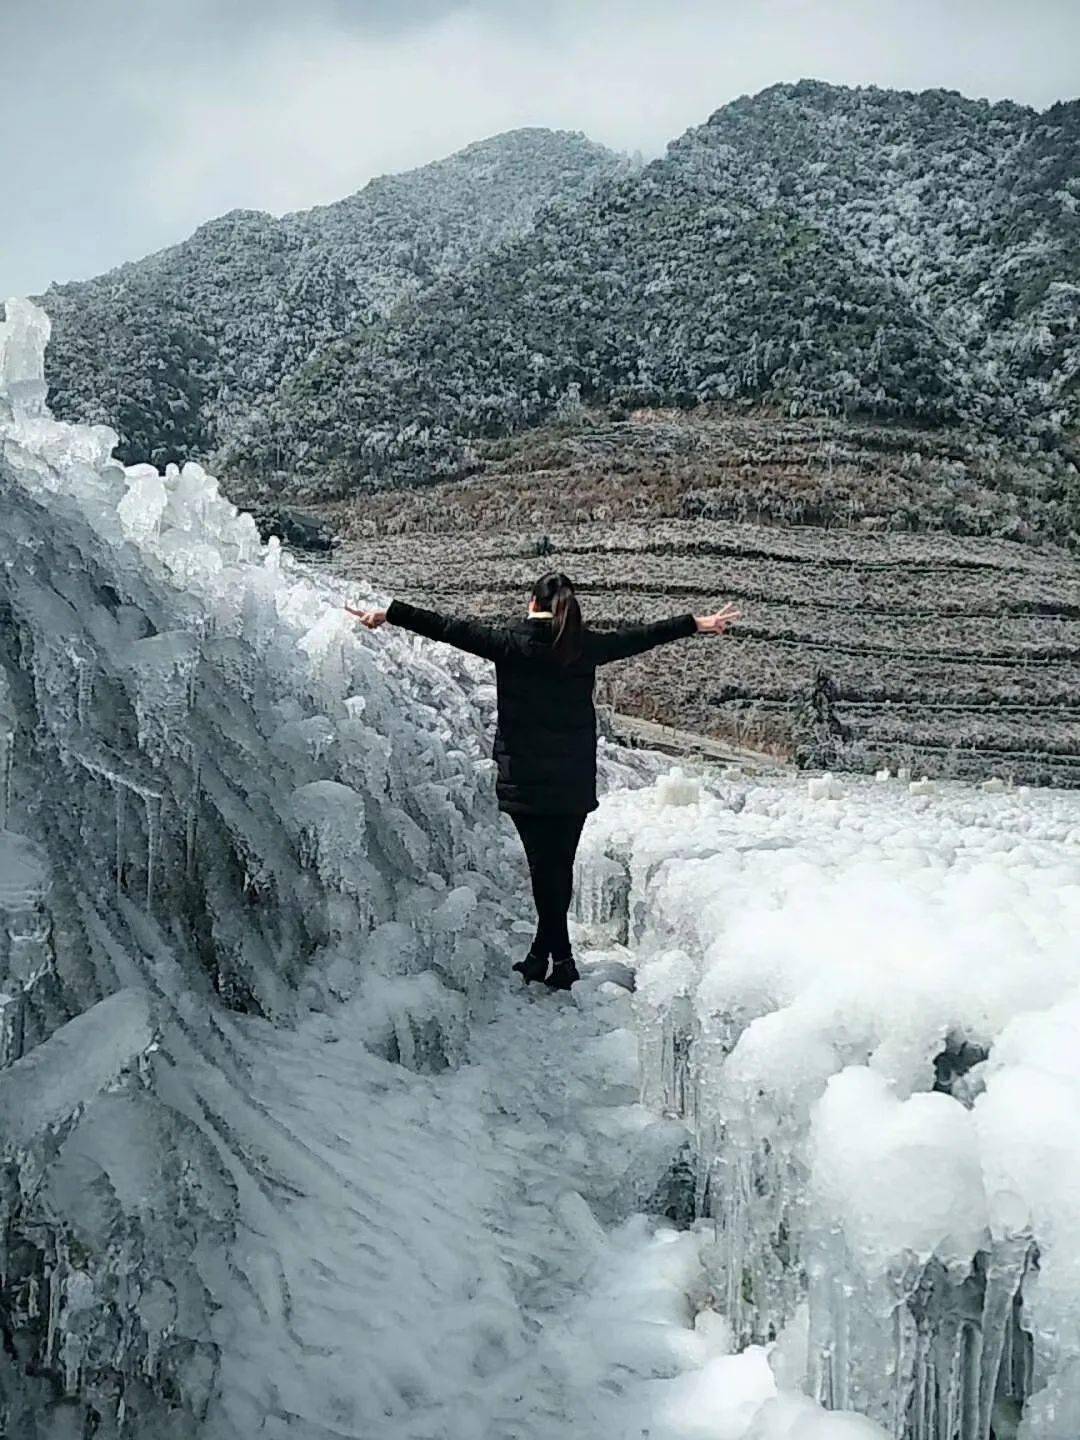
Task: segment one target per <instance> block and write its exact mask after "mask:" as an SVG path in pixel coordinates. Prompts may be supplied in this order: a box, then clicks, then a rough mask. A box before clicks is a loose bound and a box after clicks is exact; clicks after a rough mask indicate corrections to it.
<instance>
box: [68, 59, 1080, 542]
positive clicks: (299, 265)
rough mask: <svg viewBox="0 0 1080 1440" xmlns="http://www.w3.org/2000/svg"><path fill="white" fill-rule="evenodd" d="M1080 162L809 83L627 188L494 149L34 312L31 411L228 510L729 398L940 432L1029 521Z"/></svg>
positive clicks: (598, 169)
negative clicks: (566, 421)
mask: <svg viewBox="0 0 1080 1440" xmlns="http://www.w3.org/2000/svg"><path fill="white" fill-rule="evenodd" d="M1078 142H1080V103H1077V102H1070V103H1067V104H1059V105H1055V106H1053V107H1051V108H1050V109H1049V110H1046V111H1044V112H1042V113H1039V112H1036V111H1034V110H1032V109H1029V108H1027V107H1024V106H1020V105H1016V104H1012V103H1010V102H1002V103H999V104H993V105H991V104H989V103H987V102H986V101H976V100H969V99H966V98H964V97H963V96H961V95H959V94H956V93H954V92H945V91H927V92H923V93H921V94H911V93H906V92H895V91H889V90H881V89H878V88H875V87H867V88H859V89H846V88H843V87H839V86H832V85H827V84H824V83H821V82H817V81H802V82H800V83H798V84H795V85H778V86H774V87H772V88H771V89H769V90H766V91H763V92H762V93H761V94H759V95H756V96H752V97H743V98H741V99H739V100H736V101H734V102H732V103H731V104H728V105H725V106H723V107H722V108H721V109H719V110H717V111H716V113H715V114H714V115H713V116H711V117H710V119H709V120H708V121H707V122H706V123H705V124H703V125H701V126H699V127H696V128H694V129H692V130H690V131H688V132H687V133H686V134H685V135H683V136H682V137H680V138H679V139H678V140H676V141H674V142H673V143H672V144H671V145H670V146H669V148H668V151H667V154H666V155H665V156H664V157H663V158H662V159H659V160H657V161H654V162H653V163H652V164H649V165H647V166H644V167H634V166H632V165H630V164H629V163H628V162H625V161H622V160H620V159H619V158H618V157H616V156H614V155H612V154H610V152H607V151H604V150H602V149H601V148H600V147H597V146H593V145H591V144H590V142H588V141H586V140H585V139H584V137H582V136H574V135H566V134H556V133H552V132H544V131H525V132H515V133H513V134H510V135H505V136H500V137H496V138H495V139H493V140H491V141H486V142H483V143H482V144H481V145H478V146H472V147H470V148H469V149H468V150H466V151H463V152H462V153H461V154H460V155H458V156H455V157H452V158H451V159H450V160H448V161H444V162H440V163H439V164H438V165H433V166H426V167H424V168H423V169H421V170H418V171H414V172H412V173H411V174H410V175H407V176H401V177H391V178H387V179H384V180H380V181H375V182H373V183H372V184H371V185H369V186H368V187H366V189H365V190H363V191H361V192H360V193H359V194H358V195H357V196H354V197H352V198H351V199H350V200H346V201H343V202H341V203H340V204H339V205H338V206H331V207H327V208H326V209H324V210H318V211H312V212H309V214H307V215H303V216H289V217H285V219H283V220H281V221H277V220H273V219H272V218H271V217H269V216H263V215H254V214H250V213H246V212H240V213H237V214H234V215H231V216H226V217H223V219H221V220H219V221H216V222H213V223H212V224H211V225H208V226H204V227H203V228H202V229H201V230H200V231H199V232H197V234H196V235H195V236H194V237H192V239H191V240H190V241H188V242H186V244H185V245H183V246H179V247H177V248H176V249H174V250H172V251H167V252H164V253H163V254H162V255H160V256H155V257H151V258H150V259H149V260H146V261H142V262H139V263H137V264H135V265H131V266H126V267H123V269H121V270H120V271H117V272H114V273H113V274H112V275H110V276H105V277H101V278H99V279H98V280H94V281H90V282H86V283H85V284H82V285H69V286H64V287H59V288H56V289H54V290H52V291H50V292H49V294H48V295H46V296H45V297H44V303H45V304H46V306H47V307H48V308H49V310H50V312H51V313H52V315H53V318H54V320H55V322H56V328H55V332H54V334H55V339H54V345H53V349H52V352H51V354H50V372H49V378H50V382H51V385H52V398H53V404H54V406H55V408H56V409H57V410H58V411H59V413H61V414H64V415H68V416H72V417H76V418H80V419H95V420H102V419H104V420H108V421H109V422H110V423H112V424H114V425H116V426H117V427H118V428H119V430H120V432H121V437H122V442H123V450H122V453H123V454H125V456H127V457H128V458H134V457H135V456H136V455H138V456H139V457H140V458H141V457H144V456H151V457H153V458H156V459H158V460H159V461H160V460H165V459H184V458H187V457H188V456H189V455H198V456H201V457H208V458H210V459H211V460H212V461H214V462H215V463H216V464H218V465H219V466H221V467H223V469H224V471H225V474H226V483H227V484H229V485H230V486H231V487H232V488H233V491H234V493H237V494H244V495H246V496H254V495H259V496H263V497H266V496H268V495H273V496H281V495H287V496H290V497H292V498H298V497H299V498H316V497H319V498H326V497H330V496H337V495H348V494H353V493H357V492H364V491H368V490H371V489H373V488H382V487H385V486H392V487H396V486H399V485H415V484H425V483H430V482H432V481H438V480H444V479H448V478H455V477H458V476H461V475H464V474H467V473H470V472H471V471H473V470H474V469H475V468H476V463H477V446H478V442H482V441H486V440H490V439H492V438H493V437H498V436H500V435H508V434H512V433H514V432H518V431H521V430H523V429H527V428H529V427H532V426H534V425H537V424H539V423H542V422H544V421H546V420H548V419H550V418H559V417H565V416H568V415H569V416H572V415H574V414H575V413H577V412H578V411H579V410H580V409H581V407H582V406H596V405H601V406H608V407H611V408H612V410H613V411H614V412H615V413H618V412H620V411H629V410H632V409H633V408H635V407H640V406H669V407H676V408H680V409H683V410H689V409H692V408H694V407H696V406H699V405H701V404H728V405H733V404H734V405H736V406H741V407H743V408H745V407H747V406H750V407H754V406H763V405H764V406H770V407H774V408H775V409H776V410H777V411H778V413H781V414H784V415H787V416H789V417H797V416H808V415H819V416H826V417H827V416H840V417H844V418H846V419H865V420H867V421H870V422H873V423H895V422H903V423H905V424H909V425H910V424H911V423H914V424H915V425H916V426H921V427H927V426H939V425H942V424H947V425H949V426H950V427H952V428H954V429H958V430H959V431H961V432H962V433H964V434H966V435H967V436H968V437H969V438H970V444H971V448H972V451H973V452H974V451H977V450H978V451H981V452H983V453H986V448H987V447H990V452H991V453H993V452H994V451H995V449H996V448H997V447H1001V446H1003V445H1004V446H1006V447H1007V448H1008V449H1009V451H1010V453H1011V454H1013V455H1018V456H1020V457H1022V458H1026V460H1027V461H1028V462H1030V465H1031V467H1032V472H1033V474H1034V475H1035V476H1036V477H1038V478H1037V482H1036V484H1035V486H1034V489H1035V490H1037V491H1038V497H1039V499H1040V501H1041V502H1045V501H1049V502H1050V503H1052V504H1053V503H1056V502H1057V501H1061V500H1064V499H1065V497H1066V492H1068V491H1070V487H1072V486H1074V483H1075V481H1074V477H1075V465H1074V461H1075V456H1076V449H1077V437H1078V428H1080V215H1078V209H1077V207H1078V205H1080V154H1078V150H1080V144H1078ZM148 357H149V359H150V362H151V363H150V364H147V359H148ZM1027 488H1028V489H1032V488H1033V487H1032V485H1031V483H1030V482H1029V483H1028V485H1027ZM1059 509H1060V512H1061V514H1062V515H1067V514H1071V513H1073V507H1072V505H1071V504H1069V505H1064V504H1063V505H1061V506H1059ZM1072 528H1073V527H1072V523H1071V521H1064V522H1063V523H1062V524H1061V525H1058V526H1055V527H1054V531H1053V536H1054V538H1057V539H1059V540H1067V539H1068V538H1069V536H1070V534H1071V531H1072ZM1044 533H1045V532H1044Z"/></svg>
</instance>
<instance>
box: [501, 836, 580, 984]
mask: <svg viewBox="0 0 1080 1440" xmlns="http://www.w3.org/2000/svg"><path fill="white" fill-rule="evenodd" d="M510 818H511V820H513V822H514V824H515V825H516V826H517V832H518V834H519V835H520V836H521V843H522V844H523V845H524V846H525V858H526V859H527V860H528V862H529V874H530V875H531V876H532V891H533V899H534V901H535V902H536V917H537V922H538V923H537V926H536V938H535V939H534V940H533V943H532V953H533V954H534V955H537V956H538V957H539V958H540V959H542V960H546V959H548V957H549V956H550V958H551V959H552V960H567V959H569V958H570V934H569V931H568V930H567V928H566V912H567V911H568V910H569V908H570V896H571V894H572V893H573V889H574V856H575V855H576V854H577V847H578V841H579V840H580V839H581V827H582V826H583V825H584V824H585V816H584V815H511V817H510Z"/></svg>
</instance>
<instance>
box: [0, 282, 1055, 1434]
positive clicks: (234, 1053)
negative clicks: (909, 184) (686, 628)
mask: <svg viewBox="0 0 1080 1440" xmlns="http://www.w3.org/2000/svg"><path fill="white" fill-rule="evenodd" d="M44 340H45V325H44V322H43V319H42V317H40V313H39V312H35V311H33V309H32V308H31V307H24V306H21V305H18V304H15V305H12V304H9V306H8V318H7V321H6V324H3V325H0V447H2V448H0V515H2V518H3V524H2V525H0V622H2V629H0V821H2V822H3V825H4V826H5V828H4V829H2V830H0V921H2V922H3V925H2V930H0V1159H2V1162H3V1163H2V1165H0V1234H2V1235H3V1236H5V1237H6V1238H5V1240H4V1248H3V1251H2V1256H3V1261H4V1263H3V1264H2V1265H0V1317H2V1318H3V1320H4V1324H5V1331H6V1333H7V1334H8V1335H10V1336H11V1337H13V1340H12V1344H11V1345H5V1346H4V1347H3V1348H2V1349H0V1433H3V1434H5V1435H10V1436H11V1437H12V1440H32V1437H37V1436H38V1435H40V1436H49V1437H51V1440H61V1437H66V1436H72V1437H75V1436H82V1435H83V1433H84V1428H85V1426H86V1424H87V1423H88V1422H92V1423H93V1424H94V1425H96V1427H97V1428H96V1434H97V1436H98V1437H102V1436H116V1437H120V1436H131V1437H136V1440H151V1437H152V1440H158V1437H162V1440H180V1437H194V1436H204V1437H208V1440H247V1437H249V1436H250V1437H255V1436H266V1437H281V1440H284V1437H286V1436H288V1437H298V1440H330V1437H357V1440H360V1437H363V1440H376V1437H377V1440H384V1437H385V1440H503V1437H505V1440H512V1437H513V1440H533V1437H535V1440H555V1437H575V1440H577V1437H581V1440H645V1437H646V1436H647V1437H649V1440H882V1437H887V1436H892V1437H896V1440H990V1437H991V1435H993V1437H994V1440H1012V1437H1013V1436H1014V1435H1015V1434H1019V1436H1020V1437H1022V1440H1076V1437H1077V1436H1078V1435H1080V1302H1078V1301H1077V1298H1076V1297H1077V1296H1078V1295H1080V1274H1078V1273H1077V1271H1078V1269H1080V1134H1078V1133H1077V1132H1078V1128H1080V1119H1078V1117H1080V1105H1078V1103H1077V1102H1078V1100H1080V1091H1078V1077H1080V1061H1078V1059H1077V1055H1078V1051H1080V1047H1078V1045H1077V1040H1078V1038H1080V1034H1078V1032H1080V957H1078V956H1077V953H1076V936H1077V932H1078V928H1080V927H1078V922H1080V797H1075V796H1071V795H1065V794H1057V793H1052V792H1042V793H1035V792H1032V793H1023V792H1013V791H1001V792H996V791H982V790H975V789H971V788H970V787H961V786H950V787H940V788H937V789H930V790H926V791H924V790H922V789H921V787H916V789H915V792H914V793H913V792H912V790H911V789H910V788H909V787H908V785H907V784H906V783H902V782H899V781H896V780H890V781H888V782H885V783H881V784H873V783H870V782H851V783H849V782H846V781H842V782H840V783H839V785H835V784H829V783H827V782H821V781H817V782H811V785H810V787H809V789H808V785H807V781H806V779H805V778H802V779H797V778H792V779H790V780H779V781H775V782H770V783H769V784H767V785H763V784H759V783H757V782H755V781H754V780H753V779H752V778H748V777H743V776H739V775H729V776H726V777H724V778H721V779H716V778H704V777H698V778H694V777H687V776H683V775H681V774H680V773H678V772H675V771H672V770H670V769H669V768H668V767H667V766H665V765H664V764H663V763H662V762H660V761H659V760H656V759H654V758H652V757H646V756H634V755H625V754H619V753H617V752H612V751H608V752H606V753H605V756H604V770H605V774H606V777H607V781H608V785H609V793H608V795H607V796H606V798H605V800H604V803H603V805H602V807H601V809H600V811H599V812H598V813H597V814H596V815H594V816H593V817H592V818H591V819H590V820H589V822H588V825H587V827H586V831H585V837H584V841H583V848H582V854H581V861H580V867H579V877H578V880H579V896H578V917H577V918H578V939H579V950H580V953H581V956H582V968H583V971H584V978H583V981H582V983H581V985H580V986H579V987H577V988H576V990H575V992H574V993H573V994H572V995H571V996H563V995H554V996H553V995H548V994H544V995H537V994H536V993H535V991H525V990H523V989H522V988H521V987H520V986H519V985H518V984H517V983H515V984H513V985H511V984H510V983H509V980H508V976H509V973H510V972H509V966H510V963H511V961H512V960H513V959H515V958H517V957H518V955H519V953H520V950H521V948H522V946H523V945H524V944H525V943H527V932H528V931H530V930H531V926H529V923H528V920H527V903H526V893H525V869H524V863H523V861H522V859H521V857H520V855H519V853H518V849H517V842H516V837H515V836H514V835H513V832H512V829H511V827H510V826H509V824H508V823H507V822H506V821H504V820H500V818H499V817H498V815H497V814H496V812H495V810H494V804H493V799H492V793H491V788H492V787H491V782H490V762H489V761H488V760H487V758H486V734H487V731H488V729H489V727H490V721H491V708H492V703H493V696H492V693H491V686H490V684H489V683H488V682H489V680H490V676H489V675H488V674H487V673H486V671H485V668H484V667H483V666H481V665H479V664H478V663H477V662H473V661H472V660H469V659H465V658H462V657H459V656H455V655H453V654H451V653H450V652H447V651H445V650H443V649H441V648H437V647H432V646H429V645H427V644H425V643H420V642H416V641H414V640H413V639H412V638H411V637H409V636H407V635H403V634H401V633H398V632H390V631H381V632H379V634H378V635H374V636H372V635H369V634H367V633H366V632H357V631H355V630H354V629H353V628H352V627H351V626H350V624H349V623H347V621H346V619H345V617H344V615H343V612H342V610H341V601H342V599H343V595H344V592H343V589H342V587H341V586H340V585H339V584H337V583H336V582H334V581H333V580H332V579H328V578H326V577H325V576H319V575H313V574H308V573H305V572H304V571H303V570H302V569H300V568H299V567H296V566H294V565H293V564H292V562H291V561H290V559H289V557H287V556H285V555H282V554H281V553H280V552H279V550H278V549H277V548H276V546H274V545H273V544H271V546H270V547H268V548H263V547H262V546H261V545H260V544H259V541H258V537H257V535H256V533H255V530H254V526H253V524H252V522H251V521H250V519H249V518H248V517H246V516H241V515H238V514H237V513H236V512H235V510H234V509H233V507H232V506H230V505H229V504H228V503H227V502H226V501H224V500H223V499H222V498H221V496H220V495H219V493H218V491H217V486H216V483H215V482H214V481H213V480H212V479H211V478H210V477H208V476H206V475H205V474H204V473H203V472H202V471H201V470H200V469H199V468H198V467H197V466H186V467H185V468H184V470H183V472H182V473H177V472H175V471H173V472H170V473H168V474H166V475H164V476H159V475H158V474H157V473H156V472H154V471H152V470H151V469H150V467H136V468H134V469H131V470H128V471H127V472H125V471H124V470H123V469H122V467H120V466H118V465H116V464H115V463H113V462H111V461H110V459H109V456H110V452H111V445H112V437H111V435H110V433H109V432H107V431H104V430H89V429H86V428H74V427H70V426H66V425H60V424H57V423H55V422H53V421H52V420H51V419H50V418H49V417H48V416H47V414H46V413H45V411H44V403H43V401H44V389H43V385H42V383H41V374H42V371H41V347H42V345H43V343H44ZM351 598H352V599H354V600H355V599H358V598H361V597H360V596H359V595H358V594H357V592H356V590H355V588H354V589H353V590H352V594H351ZM811 791H812V792H813V793H810V792H811ZM631 980H636V990H634V992H633V993H631V992H630V990H629V989H628V988H627V986H628V984H629V983H630V982H631ZM1024 1402H1026V1403H1024ZM1021 1406H1023V1415H1022V1419H1021V1418H1020V1415H1021ZM838 1412H844V1413H838ZM867 1417H869V1418H867ZM1017 1424H1019V1427H1020V1428H1019V1430H1017Z"/></svg>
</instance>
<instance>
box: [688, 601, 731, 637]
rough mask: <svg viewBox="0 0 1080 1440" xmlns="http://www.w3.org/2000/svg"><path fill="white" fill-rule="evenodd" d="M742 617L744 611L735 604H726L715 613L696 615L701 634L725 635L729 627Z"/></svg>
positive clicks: (695, 619) (695, 618)
mask: <svg viewBox="0 0 1080 1440" xmlns="http://www.w3.org/2000/svg"><path fill="white" fill-rule="evenodd" d="M741 619H742V611H741V610H737V609H736V608H735V606H734V605H725V606H724V608H723V609H722V610H717V612H716V614H715V615H695V616H694V621H695V623H696V624H697V628H698V634H699V635H723V633H724V631H725V630H726V629H727V627H728V626H729V625H731V624H733V623H734V622H735V621H736V620H741Z"/></svg>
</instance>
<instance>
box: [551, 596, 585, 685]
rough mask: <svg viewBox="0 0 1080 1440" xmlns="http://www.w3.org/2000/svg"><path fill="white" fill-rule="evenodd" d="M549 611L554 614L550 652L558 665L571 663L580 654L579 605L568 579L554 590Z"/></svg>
mask: <svg viewBox="0 0 1080 1440" xmlns="http://www.w3.org/2000/svg"><path fill="white" fill-rule="evenodd" d="M551 613H552V614H553V615H554V616H555V639H554V641H553V642H552V646H551V653H552V654H553V655H554V656H555V659H556V660H558V662H559V664H560V665H571V664H573V662H574V661H575V660H576V659H577V658H578V656H579V655H580V654H581V606H580V605H579V604H578V602H577V596H576V595H575V594H574V587H573V586H572V585H571V584H570V582H569V580H567V581H566V584H565V585H560V586H559V588H558V590H556V592H555V599H554V600H553V602H552V611H551Z"/></svg>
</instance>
